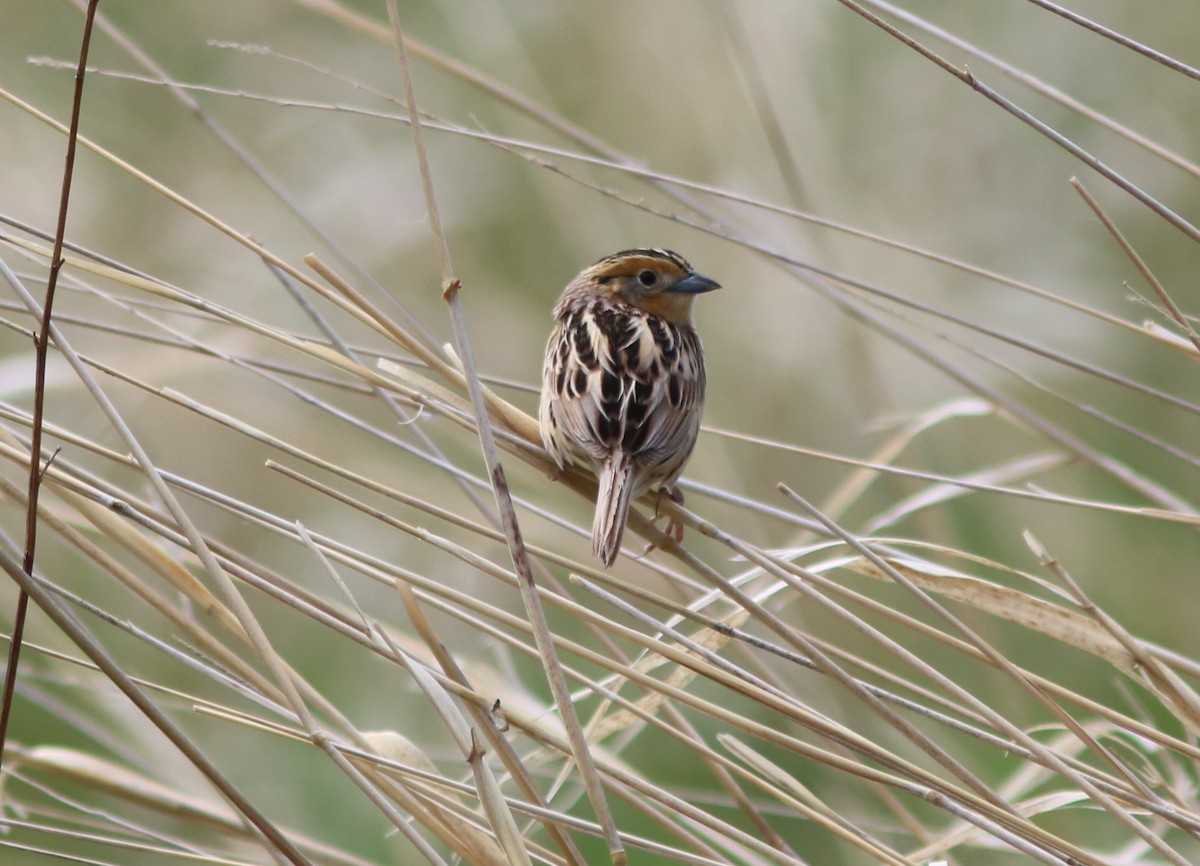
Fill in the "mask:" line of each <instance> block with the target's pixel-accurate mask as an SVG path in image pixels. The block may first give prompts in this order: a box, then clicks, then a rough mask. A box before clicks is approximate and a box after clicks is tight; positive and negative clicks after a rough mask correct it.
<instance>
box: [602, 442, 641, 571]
mask: <svg viewBox="0 0 1200 866" xmlns="http://www.w3.org/2000/svg"><path fill="white" fill-rule="evenodd" d="M633 481H634V479H633V462H632V461H631V460H630V459H629V457H628V456H622V455H619V454H613V455H612V456H610V457H609V458H608V459H607V460H605V461H604V465H603V466H602V467H601V469H600V477H599V482H600V492H599V493H597V494H596V518H595V520H593V521H592V553H594V554H595V555H596V558H597V559H599V560H600V561H601V562H603V563H604V567H605V568H608V566H610V565H612V564H613V560H615V559H616V558H617V551H618V550H620V549H621V536H622V535H624V534H625V518H626V516H627V515H628V514H629V496H630V494H631V493H632V492H633Z"/></svg>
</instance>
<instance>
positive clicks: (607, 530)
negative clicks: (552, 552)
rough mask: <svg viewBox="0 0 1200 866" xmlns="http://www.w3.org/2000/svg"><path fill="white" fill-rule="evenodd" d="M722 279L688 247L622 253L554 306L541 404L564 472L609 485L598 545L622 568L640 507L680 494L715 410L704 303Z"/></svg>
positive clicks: (595, 537)
mask: <svg viewBox="0 0 1200 866" xmlns="http://www.w3.org/2000/svg"><path fill="white" fill-rule="evenodd" d="M719 288H720V284H719V283H717V282H716V281H715V280H712V279H710V278H709V277H706V276H704V275H703V274H699V273H697V272H696V271H695V270H693V269H692V266H691V265H689V264H688V263H687V260H686V259H684V258H683V256H681V255H679V254H678V253H675V252H672V251H670V250H660V249H632V250H622V251H621V252H618V253H613V254H612V255H611V256H605V257H604V258H602V259H600V261H598V262H596V263H595V264H594V265H592V266H591V267H588V268H586V269H584V271H583V272H582V273H580V274H579V276H577V277H575V279H573V280H571V282H570V283H568V284H567V287H566V288H565V289H564V290H563V293H562V296H561V297H559V299H558V303H557V304H555V306H554V330H553V331H552V332H551V334H550V341H549V343H548V345H547V346H546V362H545V365H544V366H543V368H542V395H541V402H540V405H539V409H538V419H539V423H540V425H541V433H542V442H543V443H544V444H545V446H546V451H547V452H549V454H550V456H551V457H552V458H553V459H554V462H555V463H556V464H557V465H558V468H559V469H560V470H561V469H563V468H564V467H565V466H567V465H568V464H572V465H577V466H581V467H586V468H590V469H591V470H592V471H593V472H594V473H595V475H596V478H597V481H598V485H599V491H598V493H597V496H596V515H595V519H594V520H593V522H592V552H593V553H594V554H595V555H596V557H597V558H598V559H599V560H600V561H601V562H603V563H604V565H605V567H606V568H607V567H608V566H611V565H612V563H613V561H614V560H615V559H616V558H617V551H618V550H619V549H620V547H621V536H622V534H623V533H624V531H625V520H626V517H627V515H628V513H629V503H630V501H631V500H633V499H636V498H637V497H639V496H641V495H642V494H643V493H645V492H646V491H648V490H653V489H658V490H659V491H665V492H666V493H668V495H671V496H672V498H675V499H676V501H680V498H679V496H678V493H677V492H676V491H675V489H674V484H675V481H676V480H677V479H678V478H679V475H680V473H681V472H682V471H683V467H684V464H685V463H686V462H687V459H688V457H689V456H691V453H692V449H693V448H694V447H695V445H696V437H697V435H698V434H699V432H700V413H701V411H702V409H703V407H704V387H705V373H704V352H703V350H702V349H701V347H700V337H699V336H698V335H697V334H696V328H695V325H694V324H693V321H692V302H693V301H694V300H695V299H696V296H697V295H699V294H702V293H704V292H711V291H712V290H713V289H719Z"/></svg>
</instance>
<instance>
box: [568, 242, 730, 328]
mask: <svg viewBox="0 0 1200 866" xmlns="http://www.w3.org/2000/svg"><path fill="white" fill-rule="evenodd" d="M575 282H576V284H584V285H586V286H587V288H588V289H589V290H590V291H594V292H596V293H598V294H601V295H606V296H608V297H610V298H612V299H613V300H616V301H618V302H620V303H624V304H628V305H630V306H632V307H637V308H638V309H639V310H643V311H644V312H647V313H649V314H651V315H653V316H659V317H661V318H663V319H666V320H667V321H669V322H672V323H674V324H677V325H691V324H692V302H693V301H694V300H695V298H696V295H699V294H702V293H704V292H711V291H712V290H713V289H719V288H721V284H720V283H718V282H717V281H716V280H713V279H710V278H709V277H706V276H704V275H703V274H698V273H696V271H694V270H692V266H691V265H689V264H688V263H687V260H686V259H684V257H683V256H681V255H679V254H678V253H674V252H671V251H670V250H658V249H636V250H622V251H621V252H619V253H613V254H612V255H611V256H605V257H604V258H602V259H601V260H600V261H598V262H596V264H594V265H592V266H591V267H589V268H588V269H587V270H585V271H584V272H583V273H582V274H580V275H579V276H578V277H577V278H576V280H575Z"/></svg>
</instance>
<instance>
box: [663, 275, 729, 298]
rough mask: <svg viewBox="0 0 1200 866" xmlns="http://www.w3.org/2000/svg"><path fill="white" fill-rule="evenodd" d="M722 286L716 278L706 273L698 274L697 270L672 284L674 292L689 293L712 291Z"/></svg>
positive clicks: (696, 293)
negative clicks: (711, 277)
mask: <svg viewBox="0 0 1200 866" xmlns="http://www.w3.org/2000/svg"><path fill="white" fill-rule="evenodd" d="M719 288H721V284H720V283H718V282H717V281H716V280H713V279H710V278H708V277H706V276H704V274H698V273H696V272H695V271H692V272H691V273H689V274H688V275H687V276H686V277H684V278H683V279H682V280H680V281H679V282H677V283H676V284H675V285H673V286H671V291H672V292H683V293H684V294H689V295H699V294H701V293H703V292H711V291H712V290H713V289H719Z"/></svg>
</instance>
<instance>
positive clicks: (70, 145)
mask: <svg viewBox="0 0 1200 866" xmlns="http://www.w3.org/2000/svg"><path fill="white" fill-rule="evenodd" d="M99 2H100V0H89V3H88V7H87V14H86V16H85V17H84V21H83V40H82V42H81V44H80V46H79V66H78V68H77V69H76V70H75V98H74V101H73V102H72V105H71V130H70V132H69V133H68V134H67V158H66V165H65V167H64V168H63V180H62V196H61V198H60V199H59V202H58V226H57V227H56V229H55V232H54V254H53V255H52V256H51V258H50V278H49V280H48V281H47V282H46V302H45V303H44V304H43V305H42V321H41V325H40V326H39V328H38V332H37V336H36V337H35V339H34V356H35V362H34V364H35V366H34V384H33V440H32V441H31V442H30V445H29V498H28V500H27V502H28V504H27V506H26V510H25V554H24V557H23V558H22V561H21V567H22V568H23V569H24V571H25V573H26V574H28V575H32V574H33V559H34V552H35V550H36V549H37V525H38V521H37V511H38V493H39V491H40V490H41V487H42V421H43V416H44V414H45V405H46V356H47V354H48V350H49V348H50V321H51V320H50V316H51V312H52V310H53V308H54V290H55V288H56V287H57V285H58V272H59V270H61V269H62V264H63V258H62V250H63V236H64V235H65V234H66V230H67V203H68V202H69V201H70V199H71V177H72V175H73V174H74V172H75V141H76V139H77V138H78V136H79V112H80V109H81V108H82V106H83V76H84V70H85V69H86V68H87V56H88V47H89V46H90V45H91V41H92V22H93V21H94V20H95V18H96V6H97V5H98V4H99ZM48 462H49V461H47V463H48ZM28 609H29V596H28V594H26V592H25V590H24V589H22V590H20V593H19V594H18V596H17V612H16V614H15V615H14V616H13V627H12V637H11V638H10V639H9V643H8V667H7V668H6V669H5V672H4V693H3V697H0V765H2V764H3V761H4V743H5V740H6V739H7V737H8V719H9V715H10V713H11V711H12V700H13V691H14V690H15V688H16V682H17V665H18V663H19V661H20V658H21V639H22V635H23V634H24V632H25V614H26V612H27V611H28Z"/></svg>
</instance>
